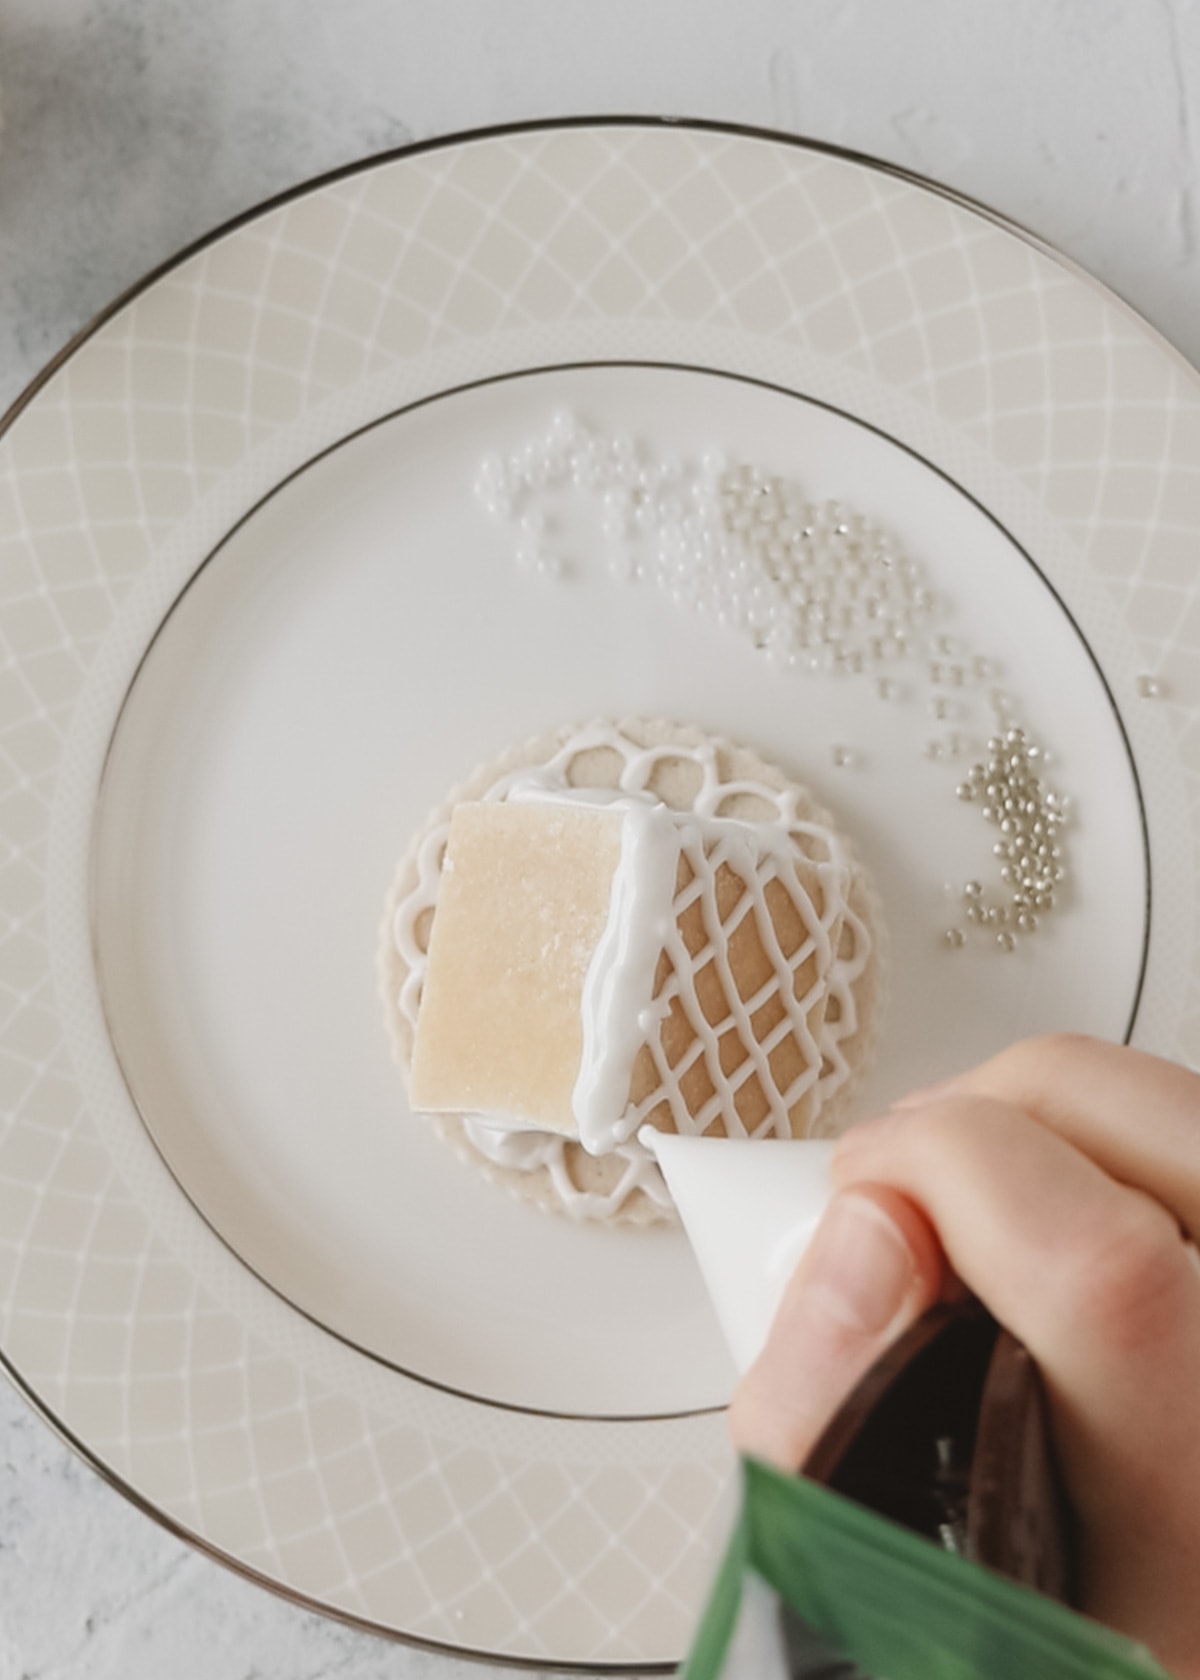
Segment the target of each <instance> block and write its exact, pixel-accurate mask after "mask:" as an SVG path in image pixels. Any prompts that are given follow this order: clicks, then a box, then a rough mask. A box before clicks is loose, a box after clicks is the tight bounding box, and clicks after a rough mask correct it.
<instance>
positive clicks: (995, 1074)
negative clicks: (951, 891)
mask: <svg viewBox="0 0 1200 1680" xmlns="http://www.w3.org/2000/svg"><path fill="white" fill-rule="evenodd" d="M935 1095H936V1096H937V1097H938V1098H939V1099H940V1098H942V1097H943V1096H945V1097H951V1096H953V1097H955V1098H958V1097H987V1098H991V1099H993V1100H995V1101H997V1102H1003V1103H1009V1104H1011V1105H1012V1106H1013V1107H1015V1108H1019V1109H1023V1110H1024V1112H1025V1113H1026V1114H1029V1115H1032V1116H1033V1118H1034V1119H1036V1120H1039V1121H1040V1122H1041V1123H1042V1124H1043V1125H1045V1126H1048V1127H1050V1129H1051V1130H1052V1131H1054V1132H1057V1134H1058V1135H1059V1136H1060V1137H1061V1138H1063V1139H1064V1141H1065V1142H1067V1143H1070V1144H1073V1145H1074V1146H1075V1148H1077V1149H1079V1150H1081V1151H1082V1152H1083V1154H1085V1155H1087V1156H1088V1157H1090V1159H1091V1160H1093V1161H1094V1162H1095V1163H1096V1165H1097V1166H1099V1167H1100V1168H1101V1169H1102V1170H1103V1171H1104V1172H1106V1173H1108V1175H1109V1176H1110V1177H1111V1178H1115V1179H1116V1180H1118V1182H1120V1183H1122V1184H1128V1185H1131V1186H1133V1187H1135V1188H1136V1189H1139V1190H1144V1191H1145V1192H1146V1193H1147V1194H1148V1195H1150V1196H1152V1197H1153V1198H1154V1200H1155V1201H1157V1202H1160V1203H1161V1204H1162V1205H1163V1206H1164V1207H1166V1208H1168V1209H1169V1210H1170V1211H1171V1213H1172V1214H1174V1216H1175V1218H1176V1219H1177V1220H1178V1221H1179V1223H1180V1224H1181V1225H1182V1226H1183V1227H1184V1229H1185V1230H1186V1231H1188V1232H1189V1233H1190V1234H1191V1236H1192V1237H1193V1238H1194V1239H1195V1238H1198V1237H1200V1074H1195V1073H1193V1072H1191V1071H1190V1070H1189V1069H1188V1068H1184V1067H1179V1066H1178V1065H1177V1064H1175V1063H1174V1062H1167V1061H1163V1060H1161V1059H1160V1058H1159V1057H1157V1056H1151V1055H1148V1054H1147V1053H1146V1052H1145V1051H1142V1050H1133V1049H1130V1048H1129V1047H1128V1046H1127V1045H1118V1044H1107V1043H1104V1042H1103V1041H1102V1040H1100V1039H1095V1038H1087V1037H1085V1036H1083V1035H1082V1034H1075V1033H1055V1034H1051V1035H1049V1036H1047V1037H1043V1038H1029V1039H1024V1040H1023V1041H1022V1042H1021V1043H1019V1044H1014V1045H1012V1046H1011V1047H1010V1048H1009V1049H1007V1050H1004V1051H1002V1052H1001V1053H1000V1055H998V1056H993V1057H992V1059H991V1060H990V1061H987V1062H983V1063H982V1064H981V1065H980V1066H979V1067H976V1068H972V1069H971V1070H970V1071H969V1072H968V1073H964V1074H961V1075H959V1077H958V1078H956V1079H953V1080H948V1081H946V1082H944V1083H943V1084H942V1085H939V1086H937V1087H936V1088H935V1089H934V1090H931V1091H928V1092H921V1091H917V1092H914V1093H913V1095H912V1097H909V1098H902V1099H901V1101H900V1102H899V1103H897V1105H896V1106H897V1107H898V1108H905V1107H909V1106H918V1105H920V1104H923V1103H924V1102H926V1101H928V1100H930V1099H931V1098H932V1097H934V1096H935ZM883 1123H884V1124H886V1121H885V1122H883ZM876 1124H877V1123H876V1122H867V1125H866V1127H865V1132H869V1131H870V1130H871V1129H872V1127H873V1126H874V1125H876ZM855 1130H856V1128H851V1130H850V1132H848V1133H847V1135H846V1138H845V1139H843V1143H844V1144H845V1145H846V1146H847V1149H848V1150H849V1151H853V1148H854V1145H855Z"/></svg>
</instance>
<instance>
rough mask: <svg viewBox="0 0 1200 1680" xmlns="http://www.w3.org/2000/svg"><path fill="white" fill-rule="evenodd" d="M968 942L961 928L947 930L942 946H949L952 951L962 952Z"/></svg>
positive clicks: (943, 936)
mask: <svg viewBox="0 0 1200 1680" xmlns="http://www.w3.org/2000/svg"><path fill="white" fill-rule="evenodd" d="M966 942H967V936H966V934H965V933H964V932H963V930H962V929H961V928H956V927H952V928H947V929H946V931H945V933H944V934H943V935H942V944H943V945H946V946H948V947H949V948H950V950H952V951H957V950H960V949H961V948H962V946H964V945H965V944H966Z"/></svg>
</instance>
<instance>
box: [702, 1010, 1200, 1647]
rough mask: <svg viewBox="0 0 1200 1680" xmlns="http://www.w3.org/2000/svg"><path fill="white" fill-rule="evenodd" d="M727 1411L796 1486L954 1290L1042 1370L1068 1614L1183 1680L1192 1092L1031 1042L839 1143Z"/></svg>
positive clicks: (1178, 1078) (1196, 1614)
mask: <svg viewBox="0 0 1200 1680" xmlns="http://www.w3.org/2000/svg"><path fill="white" fill-rule="evenodd" d="M833 1176H834V1185H835V1188H836V1190H837V1194H836V1195H835V1197H834V1200H833V1202H832V1204H831V1206H830V1208H829V1210H828V1212H827V1213H826V1216H825V1219H824V1220H823V1221H822V1224H821V1226H820V1228H819V1229H818V1232H817V1235H816V1236H815V1238H814V1240H813V1243H812V1245H811V1247H810V1249H809V1251H808V1253H807V1255H806V1256H805V1259H804V1260H803V1261H802V1263H801V1265H800V1266H799V1268H798V1269H797V1272H796V1275H795V1277H794V1278H793V1279H792V1281H791V1283H790V1284H789V1286H788V1290H787V1292H786V1294H785V1296H784V1300H783V1303H782V1305H781V1308H780V1311H779V1314H778V1316H777V1318H776V1321H775V1324H774V1325H773V1327H772V1331H771V1335H770V1337H769V1339H768V1342H767V1345H766V1347H765V1348H764V1350H763V1353H762V1354H761V1356H760V1357H759V1359H758V1361H757V1362H756V1363H755V1365H754V1366H753V1367H752V1368H751V1370H750V1371H749V1372H748V1373H747V1375H746V1377H745V1379H744V1380H743V1382H742V1384H741V1386H740V1387H739V1389H738V1391H737V1393H736V1395H735V1396H734V1401H733V1405H732V1407H731V1410H730V1421H731V1428H732V1432H733V1436H734V1440H735V1442H736V1444H737V1445H738V1447H739V1448H740V1449H741V1450H742V1451H745V1452H751V1453H755V1454H757V1455H758V1456H760V1457H764V1458H768V1459H771V1460H773V1461H774V1462H776V1463H778V1464H780V1465H782V1466H783V1467H785V1468H789V1469H795V1468H796V1467H797V1466H798V1465H799V1464H800V1463H801V1461H802V1460H803V1458H804V1457H805V1456H806V1455H807V1453H808V1451H809V1449H810V1448H811V1447H812V1446H813V1445H814V1444H815V1442H816V1440H817V1438H818V1436H819V1435H820V1433H821V1431H822V1429H823V1428H824V1426H825V1424H826V1423H827V1422H828V1421H829V1419H830V1418H831V1417H832V1415H833V1413H834V1412H835V1411H836V1409H837V1407H838V1406H839V1405H840V1403H841V1401H842V1400H843V1399H844V1398H845V1396H846V1394H847V1393H848V1392H849V1390H850V1389H851V1388H852V1387H853V1385H854V1383H855V1382H856V1381H857V1380H858V1378H859V1377H860V1376H861V1375H862V1374H863V1373H864V1372H865V1371H866V1370H867V1369H868V1367H869V1366H870V1365H871V1364H872V1363H873V1362H874V1360H875V1358H876V1357H877V1356H878V1355H879V1353H880V1352H882V1350H883V1349H884V1348H885V1347H886V1346H887V1345H888V1344H889V1343H890V1342H891V1341H892V1340H894V1338H895V1337H896V1336H897V1335H899V1334H900V1333H901V1332H902V1331H903V1330H904V1329H906V1328H907V1327H908V1325H909V1324H911V1323H912V1322H913V1321H914V1319H916V1318H917V1317H918V1316H919V1315H920V1313H921V1312H923V1311H924V1310H925V1308H926V1307H927V1306H929V1305H930V1304H931V1303H932V1302H933V1301H934V1300H936V1299H938V1298H939V1297H940V1296H944V1295H946V1294H948V1293H953V1292H955V1291H956V1290H961V1288H962V1287H963V1286H965V1287H966V1288H968V1289H969V1290H971V1291H972V1292H973V1293H974V1294H976V1295H977V1296H978V1297H979V1298H980V1299H981V1300H982V1301H983V1302H984V1303H985V1305H987V1306H988V1307H989V1308H990V1310H991V1311H992V1313H993V1314H994V1315H995V1317H996V1318H997V1319H998V1320H999V1321H1000V1322H1001V1323H1002V1324H1004V1325H1005V1326H1007V1328H1008V1329H1010V1330H1011V1331H1012V1332H1013V1334H1014V1335H1016V1336H1017V1337H1019V1338H1020V1340H1022V1341H1023V1342H1024V1343H1025V1345H1026V1346H1027V1347H1028V1348H1029V1350H1030V1352H1031V1353H1032V1354H1033V1356H1034V1358H1035V1360H1036V1361H1037V1363H1038V1366H1039V1368H1040V1370H1041V1373H1042V1377H1043V1380H1044V1383H1045V1386H1046V1391H1047V1396H1048V1399H1049V1402H1050V1409H1051V1419H1052V1427H1053V1431H1054V1437H1055V1442H1056V1445H1057V1448H1058V1451H1059V1456H1060V1460H1061V1464H1062V1469H1063V1475H1064V1480H1065V1483H1066V1486H1067V1490H1068V1493H1069V1495H1070V1498H1071V1502H1072V1504H1073V1506H1074V1508H1075V1511H1076V1513H1077V1515H1078V1517H1079V1520H1080V1530H1081V1534H1080V1539H1081V1556H1080V1565H1081V1582H1082V1591H1081V1608H1082V1609H1084V1610H1085V1611H1086V1612H1087V1613H1088V1614H1090V1615H1092V1616H1094V1617H1096V1618H1097V1619H1098V1620H1100V1621H1103V1622H1106V1623H1108V1624H1109V1625H1110V1626H1111V1627H1114V1628H1116V1629H1118V1630H1119V1631H1121V1632H1123V1633H1125V1634H1127V1635H1129V1636H1130V1637H1133V1638H1137V1639H1140V1640H1142V1641H1143V1642H1145V1643H1146V1644H1147V1645H1149V1646H1150V1647H1151V1649H1152V1650H1153V1651H1154V1653H1155V1655H1156V1656H1157V1657H1158V1658H1159V1660H1160V1661H1161V1662H1163V1663H1165V1664H1166V1665H1167V1666H1168V1667H1171V1668H1173V1669H1174V1670H1175V1671H1176V1672H1178V1673H1179V1674H1180V1675H1183V1676H1192V1677H1197V1680H1200V1590H1198V1586H1200V1427H1198V1424H1197V1419H1198V1416H1200V1262H1198V1258H1197V1254H1196V1249H1195V1247H1194V1246H1193V1243H1194V1241H1195V1238H1196V1237H1197V1235H1200V1076H1197V1075H1196V1074H1193V1073H1190V1072H1188V1071H1186V1070H1185V1069H1183V1068H1180V1067H1176V1066H1174V1065H1172V1064H1171V1063H1168V1062H1163V1061H1159V1060H1157V1059H1156V1058H1154V1057H1151V1056H1147V1055H1144V1054H1142V1053H1140V1052H1137V1051H1133V1050H1128V1049H1123V1048H1119V1047H1117V1046H1113V1045H1109V1044H1102V1043H1099V1042H1097V1041H1094V1040H1089V1039H1084V1038H1076V1037H1071V1036H1056V1037H1051V1038H1043V1039H1032V1040H1028V1041H1026V1042H1024V1043H1021V1044H1018V1045H1015V1046H1014V1047H1013V1048H1011V1049H1010V1050H1007V1051H1005V1052H1004V1053H1003V1054H1001V1055H1000V1056H997V1057H996V1058H994V1059H993V1060H992V1061H989V1062H986V1063H984V1064H983V1065H982V1066H981V1067H979V1068H976V1069H974V1070H973V1071H972V1072H970V1073H967V1074H965V1075H963V1076H962V1077H961V1078H959V1079H957V1080H954V1081H952V1082H948V1083H947V1084H946V1085H943V1086H939V1087H936V1088H933V1089H931V1090H928V1091H925V1092H917V1093H915V1094H914V1095H913V1096H912V1097H911V1098H907V1099H905V1100H904V1101H903V1102H901V1103H899V1104H897V1105H896V1107H895V1108H893V1109H892V1110H891V1112H889V1113H888V1114H886V1115H884V1116H882V1117H881V1118H880V1119H878V1120H873V1121H869V1122H867V1123H865V1124H864V1125H861V1126H856V1127H854V1128H853V1129H852V1130H851V1131H850V1132H849V1133H848V1134H847V1135H846V1137H844V1138H843V1139H842V1140H841V1142H840V1143H839V1145H838V1148H837V1151H836V1154H835V1156H834V1168H833Z"/></svg>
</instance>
